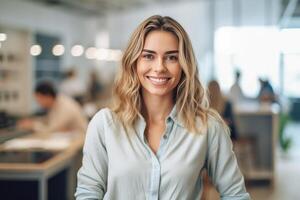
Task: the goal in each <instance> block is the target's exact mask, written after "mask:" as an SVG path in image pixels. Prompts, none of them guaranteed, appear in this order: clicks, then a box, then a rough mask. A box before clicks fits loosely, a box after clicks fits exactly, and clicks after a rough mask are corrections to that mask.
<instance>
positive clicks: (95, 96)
mask: <svg viewBox="0 0 300 200" xmlns="http://www.w3.org/2000/svg"><path fill="white" fill-rule="evenodd" d="M102 91H103V85H102V83H101V82H100V80H99V77H98V75H97V70H92V71H91V72H90V79H89V84H88V99H89V101H92V102H96V101H97V100H99V95H100V94H101V92H102Z"/></svg>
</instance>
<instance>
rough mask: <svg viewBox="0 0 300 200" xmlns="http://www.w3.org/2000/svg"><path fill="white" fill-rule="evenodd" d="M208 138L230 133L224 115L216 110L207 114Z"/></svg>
mask: <svg viewBox="0 0 300 200" xmlns="http://www.w3.org/2000/svg"><path fill="white" fill-rule="evenodd" d="M207 116H208V117H207V134H208V138H211V139H214V138H219V137H224V136H225V137H226V135H229V129H228V127H227V125H226V124H225V122H224V121H223V119H222V117H221V116H220V115H219V114H218V113H216V112H215V111H210V112H209V113H208V115H207Z"/></svg>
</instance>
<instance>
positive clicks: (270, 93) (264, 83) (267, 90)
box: [257, 78, 276, 103]
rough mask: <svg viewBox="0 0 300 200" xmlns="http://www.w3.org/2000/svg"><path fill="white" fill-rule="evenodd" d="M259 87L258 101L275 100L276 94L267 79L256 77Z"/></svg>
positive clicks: (271, 101) (270, 101)
mask: <svg viewBox="0 0 300 200" xmlns="http://www.w3.org/2000/svg"><path fill="white" fill-rule="evenodd" d="M258 81H259V84H260V89H259V92H258V97H257V98H258V100H259V101H260V102H269V103H273V102H276V95H275V92H274V89H273V87H272V85H271V84H270V82H269V80H268V79H263V78H258Z"/></svg>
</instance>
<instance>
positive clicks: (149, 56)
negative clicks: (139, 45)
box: [142, 54, 154, 60]
mask: <svg viewBox="0 0 300 200" xmlns="http://www.w3.org/2000/svg"><path fill="white" fill-rule="evenodd" d="M142 57H143V58H144V59H146V60H152V59H154V56H153V55H152V54H143V55H142Z"/></svg>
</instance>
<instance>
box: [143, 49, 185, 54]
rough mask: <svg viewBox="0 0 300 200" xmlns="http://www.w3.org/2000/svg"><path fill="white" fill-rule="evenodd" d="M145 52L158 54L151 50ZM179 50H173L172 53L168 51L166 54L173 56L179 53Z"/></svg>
mask: <svg viewBox="0 0 300 200" xmlns="http://www.w3.org/2000/svg"><path fill="white" fill-rule="evenodd" d="M143 51H144V52H148V53H153V54H156V52H155V51H152V50H149V49H143ZM178 52H179V51H178V50H172V51H167V52H166V53H165V54H173V53H178Z"/></svg>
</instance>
